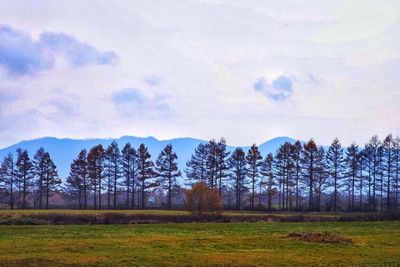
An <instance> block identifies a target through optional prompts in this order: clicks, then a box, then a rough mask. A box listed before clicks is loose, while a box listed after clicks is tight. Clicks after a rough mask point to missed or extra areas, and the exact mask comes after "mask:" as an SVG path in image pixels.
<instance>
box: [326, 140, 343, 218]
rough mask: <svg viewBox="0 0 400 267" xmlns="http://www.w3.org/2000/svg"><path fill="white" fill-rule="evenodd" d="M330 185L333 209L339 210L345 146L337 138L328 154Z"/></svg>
mask: <svg viewBox="0 0 400 267" xmlns="http://www.w3.org/2000/svg"><path fill="white" fill-rule="evenodd" d="M326 160H327V168H328V173H329V175H330V178H331V181H330V185H331V186H333V210H334V211H335V212H336V211H337V206H338V205H337V202H338V189H339V187H340V181H341V179H342V173H343V170H344V159H343V148H342V145H341V144H340V142H339V139H337V138H335V139H334V140H333V142H332V144H331V146H330V147H329V149H328V152H327V154H326Z"/></svg>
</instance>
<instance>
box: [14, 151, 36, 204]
mask: <svg viewBox="0 0 400 267" xmlns="http://www.w3.org/2000/svg"><path fill="white" fill-rule="evenodd" d="M17 155H18V156H17V163H16V167H17V170H16V174H17V177H18V181H19V183H20V192H21V194H22V196H18V201H19V203H20V202H22V203H20V204H19V206H20V208H22V209H25V208H26V207H27V198H28V194H29V192H30V190H32V187H33V179H34V171H33V164H32V161H31V159H30V158H29V155H28V151H26V150H21V149H17ZM21 197H22V200H21Z"/></svg>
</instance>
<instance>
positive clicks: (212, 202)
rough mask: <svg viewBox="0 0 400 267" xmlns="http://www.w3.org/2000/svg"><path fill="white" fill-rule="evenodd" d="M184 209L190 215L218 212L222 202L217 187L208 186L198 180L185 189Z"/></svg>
mask: <svg viewBox="0 0 400 267" xmlns="http://www.w3.org/2000/svg"><path fill="white" fill-rule="evenodd" d="M185 195H186V201H185V206H186V209H187V210H188V211H189V212H190V213H191V214H192V215H198V216H202V215H205V214H220V213H221V210H222V203H221V199H220V197H219V193H218V190H217V189H210V188H208V186H207V184H206V183H203V182H200V183H196V184H194V185H193V186H192V188H191V189H188V190H186V192H185Z"/></svg>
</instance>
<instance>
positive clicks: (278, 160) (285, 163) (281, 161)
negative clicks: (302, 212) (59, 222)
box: [274, 142, 293, 210]
mask: <svg viewBox="0 0 400 267" xmlns="http://www.w3.org/2000/svg"><path fill="white" fill-rule="evenodd" d="M291 152H292V148H291V144H290V143H289V142H285V143H284V144H282V145H281V146H280V147H279V148H278V150H277V151H276V155H275V161H274V162H275V173H276V176H277V177H278V178H279V206H281V203H282V209H283V210H285V209H288V208H289V198H290V192H289V187H290V186H291V185H292V182H291V179H290V177H291V172H292V167H293V164H292V160H291Z"/></svg>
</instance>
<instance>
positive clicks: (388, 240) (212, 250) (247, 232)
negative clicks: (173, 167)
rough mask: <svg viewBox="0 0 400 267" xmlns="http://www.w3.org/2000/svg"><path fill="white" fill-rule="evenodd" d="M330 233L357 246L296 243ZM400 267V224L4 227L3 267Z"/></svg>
mask: <svg viewBox="0 0 400 267" xmlns="http://www.w3.org/2000/svg"><path fill="white" fill-rule="evenodd" d="M292 231H298V232H304V231H327V232H331V233H337V234H340V235H342V236H345V237H347V238H350V239H351V240H352V241H353V243H315V242H307V241H300V240H292V239H290V238H289V237H287V235H288V233H290V232H292ZM382 262H387V263H400V222H399V221H391V222H390V221H389V222H340V223H339V222H330V223H326V222H325V223H191V224H151V225H80V226H77V225H66V226H57V225H47V226H0V265H4V264H7V263H8V264H17V265H21V266H25V265H35V264H36V265H48V266H61V265H68V264H92V265H95V266H97V265H98V266H101V265H113V266H114V265H140V266H143V265H144V266H146V265H148V266H160V265H163V266H165V265H167V266H168V265H174V266H177V265H179V266H182V265H200V266H201V265H203V266H204V265H218V264H226V265H246V264H247V265H253V266H255V265H266V266H276V265H284V266H292V265H296V264H298V265H313V264H314V265H328V264H331V265H338V264H342V265H345V266H346V265H350V264H360V263H382Z"/></svg>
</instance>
